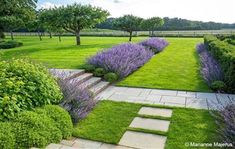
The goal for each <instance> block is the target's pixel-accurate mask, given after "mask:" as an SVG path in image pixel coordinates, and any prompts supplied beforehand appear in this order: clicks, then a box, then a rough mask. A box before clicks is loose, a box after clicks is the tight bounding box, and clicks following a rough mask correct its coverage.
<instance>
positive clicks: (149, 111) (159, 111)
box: [138, 107, 172, 117]
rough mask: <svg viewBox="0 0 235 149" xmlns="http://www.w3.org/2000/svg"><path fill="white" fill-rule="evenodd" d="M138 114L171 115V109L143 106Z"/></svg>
mask: <svg viewBox="0 0 235 149" xmlns="http://www.w3.org/2000/svg"><path fill="white" fill-rule="evenodd" d="M138 114H144V115H151V116H162V117H171V115H172V110H171V109H162V108H152V107H142V108H141V109H140V111H139V112H138Z"/></svg>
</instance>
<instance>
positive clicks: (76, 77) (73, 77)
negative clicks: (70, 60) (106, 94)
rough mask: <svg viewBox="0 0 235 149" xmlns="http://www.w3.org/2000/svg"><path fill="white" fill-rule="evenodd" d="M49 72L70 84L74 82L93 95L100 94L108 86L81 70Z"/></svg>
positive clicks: (54, 70) (107, 83) (51, 70)
mask: <svg viewBox="0 0 235 149" xmlns="http://www.w3.org/2000/svg"><path fill="white" fill-rule="evenodd" d="M50 72H51V73H52V74H53V75H54V76H56V77H58V78H63V79H67V80H68V81H69V82H70V83H72V82H76V83H77V84H78V86H81V87H84V88H88V89H89V90H90V91H91V92H92V93H93V94H94V95H97V94H99V93H100V92H102V91H103V90H104V89H106V88H107V87H108V86H109V84H110V83H109V82H106V81H103V80H102V79H101V78H99V77H94V76H93V74H92V73H86V72H85V70H83V69H50Z"/></svg>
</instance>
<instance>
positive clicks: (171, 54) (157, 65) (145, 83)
mask: <svg viewBox="0 0 235 149" xmlns="http://www.w3.org/2000/svg"><path fill="white" fill-rule="evenodd" d="M167 41H168V42H169V45H168V46H167V47H166V48H165V49H164V50H163V52H161V53H159V54H157V55H155V56H154V57H153V58H152V59H151V60H150V61H149V62H148V63H146V64H145V65H144V66H143V67H142V68H140V69H139V70H137V71H136V72H134V73H133V74H131V75H130V76H128V77H127V78H126V79H124V80H123V81H121V82H119V83H118V85H120V86H132V87H146V88H162V89H177V90H191V91H210V90H209V88H208V86H207V85H206V84H205V82H204V80H203V78H202V77H201V74H200V63H199V58H198V55H197V53H196V51H195V45H196V44H197V43H199V42H202V41H203V40H202V39H200V38H167Z"/></svg>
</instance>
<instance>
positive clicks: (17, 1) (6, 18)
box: [0, 0, 37, 38]
mask: <svg viewBox="0 0 235 149" xmlns="http://www.w3.org/2000/svg"><path fill="white" fill-rule="evenodd" d="M36 3H37V0H10V1H9V0H1V1H0V6H1V7H0V20H1V21H0V38H1V37H3V31H4V30H5V29H9V28H11V30H15V29H17V28H18V27H19V26H20V25H22V24H21V23H25V22H27V21H29V20H31V19H33V18H34V16H35V9H36ZM15 23H19V24H15ZM7 26H9V27H7ZM14 27H16V28H14Z"/></svg>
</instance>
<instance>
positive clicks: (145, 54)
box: [88, 43, 154, 78]
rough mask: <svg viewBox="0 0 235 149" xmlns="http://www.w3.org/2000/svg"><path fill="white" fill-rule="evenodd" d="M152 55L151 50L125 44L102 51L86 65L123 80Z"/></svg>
mask: <svg viewBox="0 0 235 149" xmlns="http://www.w3.org/2000/svg"><path fill="white" fill-rule="evenodd" d="M153 55H154V53H153V52H152V51H151V50H149V49H145V48H144V47H143V46H141V45H137V44H131V43H125V44H121V45H117V46H114V47H112V48H111V49H107V50H103V51H102V52H100V53H98V54H97V55H95V56H93V57H91V58H90V59H88V63H89V64H91V65H94V66H95V67H97V68H98V67H100V68H104V69H105V70H106V71H107V72H114V73H116V74H118V76H119V77H120V78H124V77H125V76H128V75H129V74H130V73H132V72H133V71H135V70H136V69H138V68H139V67H140V66H142V65H144V64H145V63H146V62H147V61H148V60H149V59H150V58H151V57H152V56H153Z"/></svg>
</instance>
